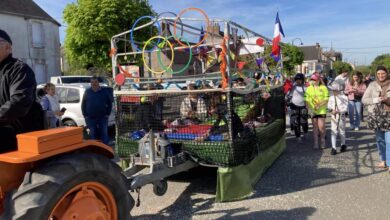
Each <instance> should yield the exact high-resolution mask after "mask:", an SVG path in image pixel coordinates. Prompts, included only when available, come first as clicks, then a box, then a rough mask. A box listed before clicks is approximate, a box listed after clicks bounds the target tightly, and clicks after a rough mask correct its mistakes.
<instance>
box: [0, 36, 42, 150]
mask: <svg viewBox="0 0 390 220" xmlns="http://www.w3.org/2000/svg"><path fill="white" fill-rule="evenodd" d="M35 91H36V81H35V74H34V72H33V71H32V70H31V68H30V67H29V66H28V65H27V64H25V63H23V62H22V61H20V60H17V59H15V58H13V57H12V40H11V38H10V36H9V35H8V34H7V32H5V31H4V30H1V29H0V134H1V137H2V138H1V141H0V151H2V152H4V151H9V150H13V149H15V148H16V134H19V133H23V132H28V131H33V130H37V129H43V124H44V123H43V120H44V118H43V117H44V116H43V111H42V108H41V105H40V104H39V103H37V102H36V92H35Z"/></svg>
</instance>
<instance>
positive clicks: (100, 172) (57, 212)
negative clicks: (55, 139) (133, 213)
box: [11, 153, 134, 220]
mask: <svg viewBox="0 0 390 220" xmlns="http://www.w3.org/2000/svg"><path fill="white" fill-rule="evenodd" d="M133 206H134V200H133V198H132V197H131V195H130V194H129V192H128V189H127V188H126V184H125V177H124V176H123V175H122V174H121V170H120V168H119V166H117V165H116V164H115V163H113V162H112V161H111V160H109V159H108V158H106V157H104V156H102V155H98V154H92V153H83V154H81V153H80V154H69V155H65V156H61V157H59V158H56V159H53V160H51V161H49V162H47V163H44V164H42V165H41V166H40V167H39V168H38V169H36V170H34V171H32V172H28V173H26V175H25V178H24V181H23V183H22V184H21V185H20V186H19V189H18V190H17V191H16V192H15V193H14V194H13V196H12V200H11V207H13V210H11V213H12V219H18V220H19V219H20V220H27V219H28V220H31V219H42V220H46V219H55V220H61V219H74V220H77V219H80V220H81V219H99V220H100V219H101V220H116V219H129V218H130V210H131V209H132V208H133Z"/></svg>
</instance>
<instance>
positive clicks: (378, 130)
mask: <svg viewBox="0 0 390 220" xmlns="http://www.w3.org/2000/svg"><path fill="white" fill-rule="evenodd" d="M362 102H363V104H364V105H366V106H367V111H368V117H367V125H368V127H369V128H370V129H373V130H374V131H375V136H376V142H377V147H378V151H379V156H380V159H381V162H380V163H379V164H378V165H377V167H380V168H386V167H387V166H389V165H390V75H389V71H388V70H387V68H386V67H384V66H378V67H377V69H376V81H373V82H371V83H370V85H369V86H368V88H367V90H366V92H365V93H364V95H363V98H362ZM389 172H390V167H389Z"/></svg>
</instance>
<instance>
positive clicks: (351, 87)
mask: <svg viewBox="0 0 390 220" xmlns="http://www.w3.org/2000/svg"><path fill="white" fill-rule="evenodd" d="M366 88H367V87H366V84H365V83H364V81H363V74H362V73H361V72H359V71H356V72H354V73H353V74H352V76H351V77H350V79H349V82H348V83H347V84H346V86H345V94H346V95H347V96H348V115H349V124H350V128H351V130H355V131H358V130H359V129H360V121H361V116H362V97H363V94H364V92H365V91H366Z"/></svg>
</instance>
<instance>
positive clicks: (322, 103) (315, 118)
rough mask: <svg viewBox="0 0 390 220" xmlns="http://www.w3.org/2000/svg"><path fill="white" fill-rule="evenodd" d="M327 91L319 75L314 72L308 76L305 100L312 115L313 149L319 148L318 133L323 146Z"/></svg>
mask: <svg viewBox="0 0 390 220" xmlns="http://www.w3.org/2000/svg"><path fill="white" fill-rule="evenodd" d="M328 99H329V92H328V89H327V88H326V86H324V85H323V84H322V81H321V77H320V75H319V74H318V73H317V72H315V73H313V74H312V75H311V77H310V86H309V87H308V88H307V90H306V92H305V102H306V105H307V107H308V108H309V110H310V111H311V113H312V114H311V115H312V123H313V139H314V145H313V147H314V149H319V148H320V146H319V143H318V134H319V136H320V140H321V147H325V133H326V130H325V119H326V112H327V104H328Z"/></svg>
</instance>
